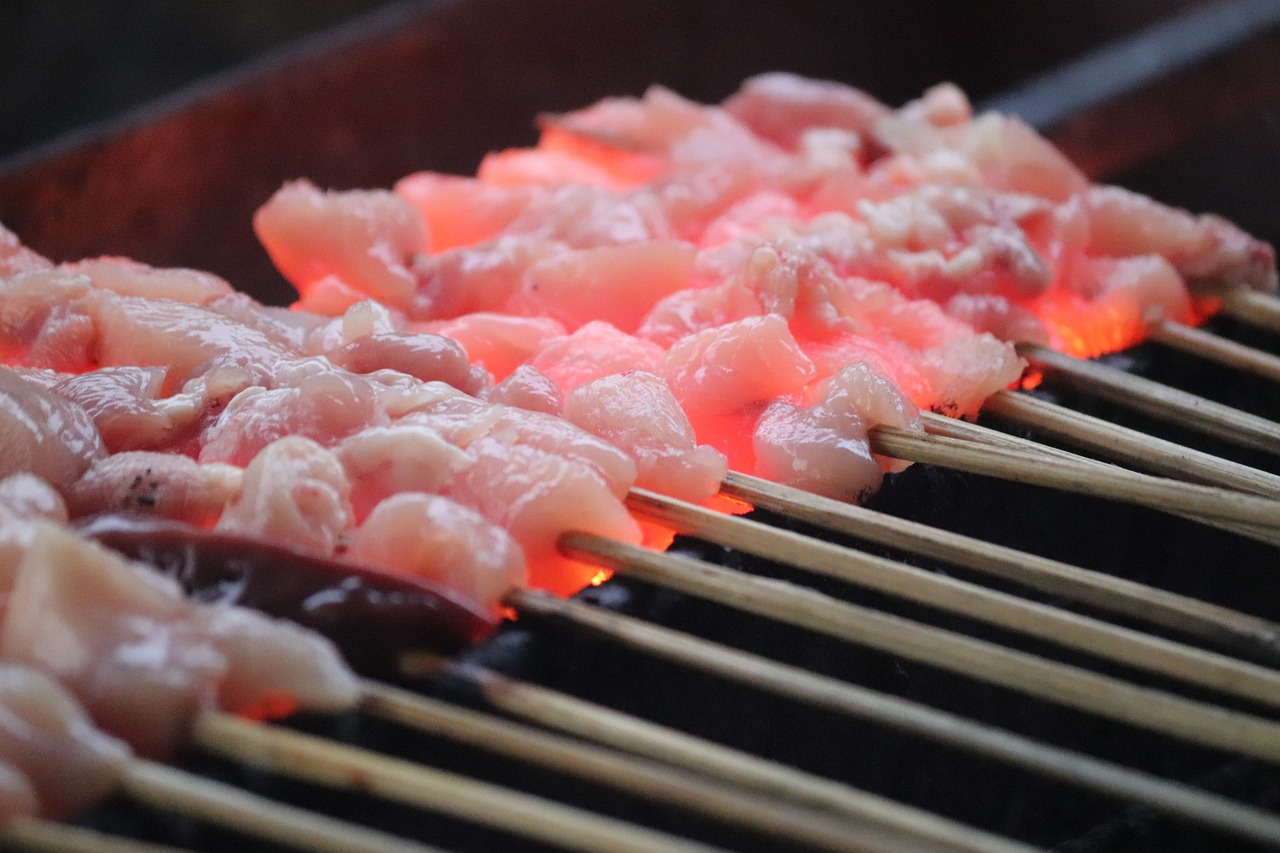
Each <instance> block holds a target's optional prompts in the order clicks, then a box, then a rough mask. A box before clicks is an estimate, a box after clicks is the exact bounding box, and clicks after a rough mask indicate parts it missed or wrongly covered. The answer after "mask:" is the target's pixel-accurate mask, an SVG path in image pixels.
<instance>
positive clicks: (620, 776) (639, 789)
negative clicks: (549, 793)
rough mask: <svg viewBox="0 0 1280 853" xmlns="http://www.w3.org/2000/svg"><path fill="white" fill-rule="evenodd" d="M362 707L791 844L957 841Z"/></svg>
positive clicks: (430, 702)
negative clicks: (910, 833) (907, 832)
mask: <svg viewBox="0 0 1280 853" xmlns="http://www.w3.org/2000/svg"><path fill="white" fill-rule="evenodd" d="M364 694H365V695H364V701H363V703H362V710H363V711H365V712H366V713H369V714H372V715H374V716H377V717H381V718H383V719H388V720H392V721H393V722H396V723H400V724H401V725H405V726H409V727H412V728H416V729H419V730H421V731H426V732H430V733H433V734H437V735H443V736H445V737H449V738H451V739H453V740H458V741H461V742H464V743H468V744H470V745H472V746H475V747H479V748H481V749H485V750H488V751H491V752H498V753H500V754H502V755H505V756H509V757H516V758H520V759H522V760H525V761H529V762H532V763H536V764H539V765H541V766H543V767H549V768H551V769H554V770H559V771H561V772H565V773H571V774H573V775H575V776H579V777H581V778H584V779H588V780H591V781H593V782H596V783H599V784H601V785H604V786H607V787H612V788H617V789H619V790H622V791H626V792H628V793H631V794H636V795H639V796H642V797H646V798H648V799H651V800H657V801H659V802H665V803H668V804H671V805H674V806H676V807H678V808H682V809H687V810H690V811H695V812H698V813H700V814H703V815H705V816H708V817H711V818H712V819H716V820H720V821H723V822H725V823H727V824H729V825H736V826H740V827H748V828H751V829H754V830H757V831H760V832H763V833H765V834H768V835H772V836H776V837H777V838H779V839H782V840H786V841H789V842H791V843H800V844H803V845H807V846H810V847H814V848H817V849H822V850H836V851H884V853H896V851H900V850H912V851H920V853H956V851H957V850H963V849H964V848H962V847H957V845H955V844H953V843H950V842H948V841H947V840H945V839H942V838H935V839H921V838H918V837H914V838H913V837H910V836H904V835H903V833H902V832H900V831H886V829H885V828H884V827H883V826H882V825H880V826H877V825H875V824H874V823H872V824H868V822H867V821H865V820H858V821H851V820H848V819H845V818H842V817H840V816H837V815H835V814H832V813H828V812H821V811H814V810H813V809H811V808H803V807H798V806H796V805H794V804H791V803H787V802H785V801H784V802H779V801H777V800H776V799H773V798H767V797H764V796H761V795H760V794H758V793H753V792H749V791H743V790H740V789H735V788H730V787H726V786H725V785H723V784H722V783H719V782H715V781H712V780H711V779H709V778H707V777H705V776H689V775H686V774H681V773H678V772H676V771H675V770H674V769H673V768H671V767H668V766H665V765H662V764H655V763H653V762H650V761H648V760H645V759H641V758H637V757H635V756H632V755H628V754H626V753H620V752H615V751H613V750H609V749H605V748H603V747H600V746H595V745H591V744H584V743H582V742H580V741H576V740H570V739H569V738H566V737H564V736H562V735H556V734H550V733H548V732H544V731H541V730H538V729H532V728H529V727H528V726H524V725H520V724H518V723H513V722H509V721H506V720H499V719H496V718H494V717H492V716H488V715H485V714H481V713H479V712H477V711H470V710H468V709H465V708H459V707H457V706H454V705H450V704H448V703H445V702H441V701H439V700H435V699H428V698H426V697H423V696H419V695H417V694H414V693H409V692H408V691H405V690H399V689H396V688H393V687H389V686H386V685H382V684H377V683H374V682H366V683H365V685H364ZM989 849H992V850H995V849H1002V850H1006V851H1009V853H1014V851H1016V853H1029V851H1030V850H1031V848H1029V847H1026V846H1024V845H1021V844H1013V843H1009V844H1005V845H1000V846H999V847H998V848H989Z"/></svg>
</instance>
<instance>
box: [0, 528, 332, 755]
mask: <svg viewBox="0 0 1280 853" xmlns="http://www.w3.org/2000/svg"><path fill="white" fill-rule="evenodd" d="M0 655H3V657H4V659H6V660H11V661H16V662H19V663H25V664H29V665H31V666H34V667H36V668H38V669H41V670H43V671H45V672H48V673H49V674H51V675H53V676H54V677H55V678H57V679H58V680H59V681H60V682H61V683H62V684H63V685H65V686H67V687H68V688H69V689H70V690H71V692H72V693H73V694H75V695H76V697H77V698H78V699H79V700H80V701H81V702H82V703H83V704H84V706H85V708H86V709H87V710H88V711H89V713H90V715H91V716H92V717H93V719H94V720H95V721H96V722H97V723H98V724H99V725H100V726H101V727H102V728H103V729H104V730H106V731H107V732H109V733H111V734H114V735H116V736H118V737H121V738H123V739H124V740H126V741H127V742H129V743H130V745H131V746H133V747H134V749H136V750H137V751H138V752H139V753H140V754H142V755H144V756H147V757H164V756H167V755H171V754H172V753H173V750H174V749H175V748H176V747H177V746H178V745H179V744H180V743H181V742H182V740H183V739H184V736H185V731H186V726H187V724H188V723H189V721H190V719H191V716H192V714H194V713H195V712H196V711H198V710H199V709H200V708H202V707H206V706H212V705H213V704H215V703H217V702H221V705H220V707H222V708H223V709H224V710H228V711H232V712H239V713H246V714H261V713H264V712H268V711H272V710H275V711H276V712H279V711H282V710H292V709H293V708H294V707H300V708H306V709H311V710H315V711H321V712H331V711H337V710H341V709H345V708H349V707H351V705H352V704H353V703H354V702H355V700H356V698H357V695H358V685H357V682H356V679H355V676H354V675H353V674H352V673H351V671H350V670H348V669H347V668H346V666H345V665H344V664H343V663H342V661H341V659H340V658H339V657H338V655H337V653H336V651H335V650H334V649H333V647H332V646H331V645H330V644H329V643H328V642H327V641H325V640H323V639H322V638H320V637H319V636H317V635H315V634H311V633H309V632H306V631H304V630H303V629H301V628H298V627H297V626H296V625H292V624H290V623H286V622H277V621H273V620H270V619H268V618H267V617H264V616H261V615H260V614H255V613H252V612H250V611H242V610H237V609H236V608H231V607H226V606H220V605H213V606H197V605H194V604H192V603H191V602H189V601H187V600H186V599H185V598H183V596H182V594H181V592H180V590H179V589H178V587H177V586H176V584H174V583H173V582H171V581H169V580H168V579H165V578H162V577H161V576H160V575H158V574H156V573H155V572H153V571H152V570H151V569H148V568H145V567H143V566H140V565H136V564H131V563H129V562H127V561H125V560H123V559H122V558H121V557H119V556H117V555H116V554H114V553H113V552H110V551H107V550H106V549H104V548H102V547H100V546H98V545H95V544H93V543H91V542H88V541H85V540H83V539H81V538H79V537H77V536H76V535H74V534H73V533H71V532H70V531H67V530H65V529H62V528H59V527H56V526H53V525H50V524H42V525H40V527H39V529H38V532H37V534H36V536H35V538H34V541H33V542H32V543H31V545H30V547H29V548H28V549H27V551H26V553H25V555H24V556H23V558H22V561H21V563H20V564H19V567H18V572H17V577H16V578H15V581H14V586H13V591H12V594H11V595H10V598H9V607H8V609H7V612H6V615H5V618H4V622H3V626H0ZM140 709H145V713H140Z"/></svg>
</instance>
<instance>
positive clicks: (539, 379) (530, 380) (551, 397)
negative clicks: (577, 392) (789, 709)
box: [488, 364, 564, 415]
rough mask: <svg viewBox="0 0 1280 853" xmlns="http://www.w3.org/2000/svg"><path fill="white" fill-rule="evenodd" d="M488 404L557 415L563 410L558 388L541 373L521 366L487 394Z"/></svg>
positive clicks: (533, 368) (549, 378) (526, 366)
mask: <svg viewBox="0 0 1280 853" xmlns="http://www.w3.org/2000/svg"><path fill="white" fill-rule="evenodd" d="M488 400H489V402H490V403H498V404H500V405H503V406H515V407H516V408H518V409H528V410H529V411H531V412H543V413H545V414H548V415H558V414H560V410H561V409H562V408H564V394H562V393H561V391H560V386H558V385H556V383H555V382H554V381H553V380H552V379H551V377H550V376H547V375H546V374H545V373H543V372H542V371H540V370H538V369H537V368H536V367H533V366H531V365H528V364H522V365H520V366H519V367H517V368H516V369H515V371H514V372H512V374H511V375H510V376H508V377H507V378H506V379H504V380H502V381H501V382H500V383H498V385H497V386H495V387H494V389H493V390H492V391H490V392H489V395H488Z"/></svg>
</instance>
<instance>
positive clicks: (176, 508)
mask: <svg viewBox="0 0 1280 853" xmlns="http://www.w3.org/2000/svg"><path fill="white" fill-rule="evenodd" d="M242 479H243V472H242V471H241V469H239V468H237V467H235V466H233V465H224V464H222V463H211V464H208V465H200V464H198V463H197V462H196V461H195V460H193V459H191V458H189V457H187V456H181V455H178V454H175V453H155V452H149V451H142V450H135V451H126V452H123V453H116V454H114V455H112V456H108V457H106V458H105V459H100V460H99V461H98V462H96V463H94V465H93V467H92V468H90V469H89V470H88V471H86V472H85V475H84V476H83V477H81V478H80V479H79V481H77V482H76V484H75V485H74V486H72V488H71V489H70V491H69V492H68V494H67V503H68V505H69V506H70V508H71V514H72V515H73V516H77V517H79V516H85V515H92V514H94V513H100V512H134V513H141V514H145V515H155V516H159V517H161V518H172V519H175V520H178V521H185V522H187V523H188V524H193V525H196V526H200V527H207V526H209V525H212V524H213V523H214V522H215V521H217V519H218V516H220V515H221V514H222V510H223V507H224V506H226V504H227V501H229V500H231V498H232V497H233V496H235V495H236V494H237V493H238V492H239V491H240V486H241V482H242Z"/></svg>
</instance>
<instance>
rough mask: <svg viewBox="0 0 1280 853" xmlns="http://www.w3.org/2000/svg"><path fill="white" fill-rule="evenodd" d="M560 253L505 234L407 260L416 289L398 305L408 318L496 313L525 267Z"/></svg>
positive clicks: (539, 241)
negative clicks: (410, 262)
mask: <svg viewBox="0 0 1280 853" xmlns="http://www.w3.org/2000/svg"><path fill="white" fill-rule="evenodd" d="M563 251H565V248H564V246H562V245H560V244H559V243H556V242H554V241H551V240H548V239H545V238H543V237H541V236H537V235H527V234H505V235H503V236H501V237H498V238H497V239H494V240H490V241H488V242H485V243H480V244H478V245H475V246H468V247H465V248H458V249H451V250H449V251H447V252H443V253H441V254H438V255H429V256H428V255H421V256H419V257H418V258H417V259H416V260H415V261H414V264H413V276H414V280H415V282H416V284H417V290H416V291H415V292H414V294H413V297H412V299H411V300H409V301H408V303H407V304H406V305H405V306H404V309H405V313H406V314H407V315H408V317H409V319H410V320H414V321H427V320H451V319H453V318H455V317H462V316H464V315H467V314H472V313H475V312H478V311H500V310H502V308H503V306H505V305H506V303H507V300H508V299H510V298H511V296H512V294H514V293H515V292H516V291H517V290H518V289H519V288H520V282H521V280H522V279H523V278H524V274H525V270H527V269H528V268H529V267H530V266H532V265H533V264H534V263H536V262H537V261H539V260H541V259H543V258H547V257H550V256H552V255H554V254H556V253H558V252H563Z"/></svg>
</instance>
